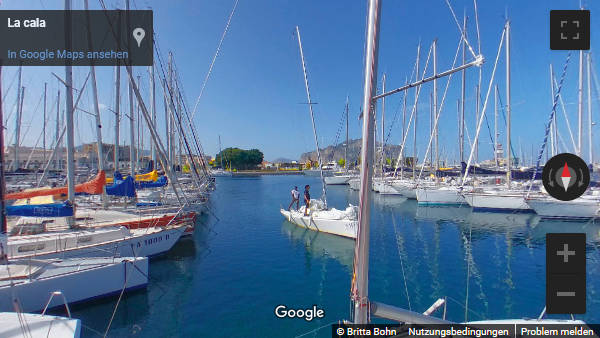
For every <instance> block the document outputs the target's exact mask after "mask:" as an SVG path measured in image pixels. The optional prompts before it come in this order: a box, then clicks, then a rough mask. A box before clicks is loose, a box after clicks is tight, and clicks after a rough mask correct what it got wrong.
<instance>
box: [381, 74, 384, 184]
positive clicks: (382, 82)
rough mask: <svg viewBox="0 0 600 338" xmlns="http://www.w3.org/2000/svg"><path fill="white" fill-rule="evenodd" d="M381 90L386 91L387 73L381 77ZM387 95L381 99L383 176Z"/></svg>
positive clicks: (382, 174)
mask: <svg viewBox="0 0 600 338" xmlns="http://www.w3.org/2000/svg"><path fill="white" fill-rule="evenodd" d="M381 92H382V93H385V73H384V74H383V76H382V78H381ZM384 168H385V97H384V98H382V99H381V177H382V178H383V177H385V171H384Z"/></svg>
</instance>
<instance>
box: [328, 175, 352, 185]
mask: <svg viewBox="0 0 600 338" xmlns="http://www.w3.org/2000/svg"><path fill="white" fill-rule="evenodd" d="M323 179H324V180H325V184H328V185H344V184H348V181H350V180H351V179H352V176H350V175H334V176H326V177H324V178H323Z"/></svg>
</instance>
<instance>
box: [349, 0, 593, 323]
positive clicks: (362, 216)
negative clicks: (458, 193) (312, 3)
mask: <svg viewBox="0 0 600 338" xmlns="http://www.w3.org/2000/svg"><path fill="white" fill-rule="evenodd" d="M367 10H368V14H367V34H366V48H365V69H364V73H363V74H364V97H363V111H365V112H368V113H366V114H365V118H364V119H363V138H362V139H363V144H362V150H361V190H360V203H359V204H360V208H359V227H358V236H357V239H356V245H355V256H354V269H353V270H354V271H353V274H352V282H351V283H352V284H351V292H350V295H351V296H350V297H351V300H352V313H351V315H352V317H353V321H352V323H353V324H369V323H370V321H371V317H373V316H375V317H379V318H383V319H386V320H392V321H394V322H400V323H406V324H421V325H424V324H452V322H450V321H448V320H446V319H445V318H437V317H434V316H432V315H431V314H432V313H433V312H434V311H436V310H437V309H439V308H441V307H442V306H443V305H444V303H445V300H444V299H438V301H436V302H435V303H434V304H433V306H432V307H430V308H429V309H428V310H427V311H425V312H424V313H418V312H414V311H411V310H406V309H402V308H399V307H395V306H392V305H387V304H384V303H381V302H376V301H374V300H372V299H370V298H369V245H370V240H369V237H370V220H371V217H370V208H371V193H370V185H371V181H372V176H373V167H372V166H371V165H370V163H371V160H372V158H373V154H372V153H371V151H372V144H371V142H372V139H373V124H374V121H373V114H371V111H372V110H373V109H374V106H375V103H376V100H377V99H379V98H381V97H382V96H387V95H391V94H393V93H395V92H400V91H401V90H402V88H399V89H397V90H395V91H390V92H388V93H383V94H380V95H373V94H374V92H375V89H374V88H375V87H376V83H377V58H378V42H379V31H380V28H379V26H380V18H381V1H380V0H369V1H368V2H367ZM461 33H463V32H461ZM462 38H463V39H464V40H465V41H466V37H465V35H464V33H463V34H462ZM463 67H464V65H463ZM371 275H372V274H371ZM545 313H546V311H545V309H544V311H542V313H541V315H540V316H539V317H538V318H537V319H507V320H486V321H478V322H467V323H466V324H475V325H476V324H512V325H517V324H519V325H523V324H537V325H539V324H576V325H583V324H585V323H584V322H582V321H580V320H574V319H571V320H558V319H544V315H545ZM444 317H445V316H444ZM346 323H348V322H346Z"/></svg>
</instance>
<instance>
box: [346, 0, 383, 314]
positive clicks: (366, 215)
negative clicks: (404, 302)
mask: <svg viewBox="0 0 600 338" xmlns="http://www.w3.org/2000/svg"><path fill="white" fill-rule="evenodd" d="M380 17H381V2H380V0H369V2H368V14H367V36H366V37H367V39H366V44H367V46H366V49H365V51H366V54H365V70H364V74H365V75H364V91H363V103H362V108H363V112H364V113H363V130H362V135H363V137H362V147H361V155H360V156H361V162H360V169H361V170H360V199H359V213H358V236H357V238H356V247H355V251H354V276H355V277H354V280H353V285H352V300H353V301H354V323H355V324H367V323H368V320H369V318H368V313H369V298H368V297H369V227H370V225H369V221H370V214H371V187H372V178H373V167H372V166H371V163H372V161H373V154H372V153H371V144H370V143H371V142H372V135H373V132H374V130H373V127H374V124H375V121H374V119H373V111H375V101H374V100H373V99H372V98H373V94H374V93H375V91H376V88H377V58H378V52H379V48H378V45H379V19H380Z"/></svg>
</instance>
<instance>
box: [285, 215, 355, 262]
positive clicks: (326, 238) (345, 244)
mask: <svg viewBox="0 0 600 338" xmlns="http://www.w3.org/2000/svg"><path fill="white" fill-rule="evenodd" d="M281 232H282V233H283V234H284V235H286V236H287V237H288V239H289V240H290V241H291V242H292V243H299V244H302V245H303V246H304V248H306V251H307V252H308V253H309V254H310V256H311V257H313V258H325V257H329V258H333V259H335V260H337V261H338V262H340V263H341V264H342V265H344V266H346V267H347V268H348V269H350V270H352V264H353V258H354V240H352V239H349V238H344V237H340V236H335V235H331V234H326V233H322V232H318V231H312V230H307V229H305V228H301V227H299V226H296V225H294V224H292V223H290V222H287V221H284V222H283V223H282V225H281Z"/></svg>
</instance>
